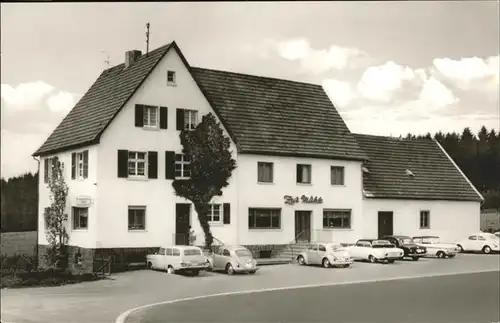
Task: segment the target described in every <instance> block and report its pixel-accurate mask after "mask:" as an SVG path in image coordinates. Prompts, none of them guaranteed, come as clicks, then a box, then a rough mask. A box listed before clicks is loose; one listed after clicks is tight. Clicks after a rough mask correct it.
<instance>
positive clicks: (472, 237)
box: [469, 236, 477, 240]
mask: <svg viewBox="0 0 500 323" xmlns="http://www.w3.org/2000/svg"><path fill="white" fill-rule="evenodd" d="M469 240H477V236H470V237H469Z"/></svg>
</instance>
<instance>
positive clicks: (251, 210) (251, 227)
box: [248, 207, 283, 231]
mask: <svg viewBox="0 0 500 323" xmlns="http://www.w3.org/2000/svg"><path fill="white" fill-rule="evenodd" d="M257 211H260V212H265V211H269V217H270V219H269V224H270V225H269V226H268V227H257V215H256V214H255V212H257ZM272 212H276V213H277V216H276V214H274V215H273V213H272ZM281 213H282V212H281V208H273V207H270V208H267V207H249V208H248V229H249V230H257V231H258V230H281V229H282V226H283V224H282V219H281V218H282V214H281ZM252 216H253V221H252V222H253V225H251V224H250V219H251V218H252ZM276 217H277V218H278V226H273V218H276Z"/></svg>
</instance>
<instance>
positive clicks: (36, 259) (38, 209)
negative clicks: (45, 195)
mask: <svg viewBox="0 0 500 323" xmlns="http://www.w3.org/2000/svg"><path fill="white" fill-rule="evenodd" d="M32 157H33V159H34V160H36V161H37V163H38V173H37V181H36V202H37V205H36V208H37V212H36V213H37V215H38V216H37V219H36V255H35V261H34V263H35V266H34V267H35V269H37V268H38V232H39V229H40V228H39V223H40V214H39V212H40V159H36V157H35V156H32Z"/></svg>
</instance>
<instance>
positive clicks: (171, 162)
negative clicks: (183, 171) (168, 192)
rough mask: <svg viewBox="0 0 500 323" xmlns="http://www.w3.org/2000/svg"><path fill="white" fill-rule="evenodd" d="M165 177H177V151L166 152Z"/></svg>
mask: <svg viewBox="0 0 500 323" xmlns="http://www.w3.org/2000/svg"><path fill="white" fill-rule="evenodd" d="M165 179H175V152H174V151H166V152H165Z"/></svg>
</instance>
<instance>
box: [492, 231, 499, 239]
mask: <svg viewBox="0 0 500 323" xmlns="http://www.w3.org/2000/svg"><path fill="white" fill-rule="evenodd" d="M493 234H494V235H495V236H497V237H498V238H499V239H500V231H497V232H495V233H493Z"/></svg>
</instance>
